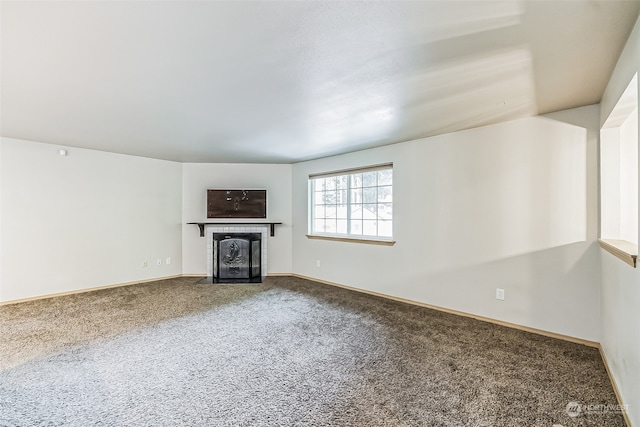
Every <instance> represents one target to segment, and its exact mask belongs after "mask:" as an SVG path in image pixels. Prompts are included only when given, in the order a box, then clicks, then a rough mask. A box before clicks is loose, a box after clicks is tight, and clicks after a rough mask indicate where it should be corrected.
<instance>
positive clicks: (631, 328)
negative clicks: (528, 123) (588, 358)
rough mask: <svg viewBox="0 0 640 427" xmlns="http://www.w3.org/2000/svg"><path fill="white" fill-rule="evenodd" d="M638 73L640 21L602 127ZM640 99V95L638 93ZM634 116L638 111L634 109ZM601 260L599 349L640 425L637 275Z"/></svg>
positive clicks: (605, 103)
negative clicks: (600, 347) (600, 330)
mask: <svg viewBox="0 0 640 427" xmlns="http://www.w3.org/2000/svg"><path fill="white" fill-rule="evenodd" d="M638 72H640V19H638V21H637V22H636V25H635V27H634V29H633V31H632V33H631V35H630V36H629V40H628V41H627V44H626V46H625V48H624V50H623V52H622V54H621V56H620V59H619V60H618V64H617V65H616V68H615V70H614V72H613V74H612V76H611V79H610V80H609V84H608V85H607V88H606V90H605V92H604V95H603V97H602V102H601V114H600V123H601V124H603V123H604V122H605V120H606V118H607V117H609V114H610V113H611V111H612V110H613V108H614V106H615V104H616V102H617V101H618V99H619V98H620V96H621V94H622V93H623V92H624V90H625V89H626V87H627V85H628V84H629V82H630V81H631V79H632V78H633V76H634V74H635V73H638ZM639 96H640V94H639ZM636 114H638V113H637V110H636ZM600 252H601V259H602V290H601V294H602V297H601V312H602V338H601V341H600V342H601V344H602V349H603V351H604V353H605V355H606V357H607V361H608V365H609V368H610V370H611V373H612V375H613V377H614V379H615V382H616V384H617V385H618V388H619V390H620V394H621V395H622V399H623V402H624V403H626V404H629V412H628V415H629V419H630V420H631V423H632V424H633V425H634V426H640V404H639V403H638V402H640V327H638V326H639V325H640V272H639V271H638V269H633V268H631V267H630V266H629V265H627V264H625V263H624V262H622V261H621V260H619V259H617V258H615V257H614V256H612V255H611V254H609V253H608V252H606V251H604V250H601V251H600Z"/></svg>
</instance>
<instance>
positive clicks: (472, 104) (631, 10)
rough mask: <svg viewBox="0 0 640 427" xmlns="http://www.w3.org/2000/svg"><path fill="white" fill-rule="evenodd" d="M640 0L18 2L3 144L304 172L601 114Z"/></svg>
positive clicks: (4, 17)
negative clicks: (335, 160) (351, 157)
mask: <svg viewBox="0 0 640 427" xmlns="http://www.w3.org/2000/svg"><path fill="white" fill-rule="evenodd" d="M639 11H640V1H594V0H589V1H586V0H585V1H511V0H510V1H468V2H463V1H455V2H452V1H449V0H446V1H422V2H400V1H381V2H324V1H322V2H321V1H309V2H284V1H256V2H253V1H243V2H235V1H157V2H156V1H118V2H112V1H42V2H38V1H29V2H25V1H2V3H1V24H2V27H1V37H2V39H1V43H2V52H1V55H2V56H1V71H2V74H1V88H0V89H1V123H0V126H1V127H0V131H1V135H2V136H4V137H9V138H17V139H25V140H32V141H38V142H44V143H51V144H59V145H66V146H71V147H83V148H90V149H95V150H103V151H109V152H116V153H123V154H130V155H136V156H144V157H152V158H158V159H166V160H174V161H180V162H208V163H214V162H234V163H235V162H237V163H294V162H298V161H304V160H309V159H314V158H319V157H325V156H329V155H334V154H341V153H345V152H351V151H356V150H361V149H365V148H370V147H376V146H381V145H386V144H393V143H397V142H402V141H407V140H412V139H417V138H421V137H427V136H433V135H438V134H442V133H448V132H455V131H459V130H463V129H468V128H472V127H477V126H482V125H487V124H492V123H497V122H501V121H505V120H511V119H516V118H520V117H525V116H531V115H536V114H545V113H549V112H552V111H557V110H562V109H567V108H574V107H580V106H584V105H590V104H594V103H598V102H599V101H600V98H601V96H602V93H603V91H604V89H605V85H606V83H607V81H608V78H609V76H610V73H611V71H612V70H613V67H614V65H615V62H616V60H617V58H618V56H619V54H620V52H621V50H622V47H623V46H624V43H625V41H626V39H627V37H628V35H629V33H630V31H631V29H632V27H633V24H634V23H635V21H636V19H637V17H638V13H639Z"/></svg>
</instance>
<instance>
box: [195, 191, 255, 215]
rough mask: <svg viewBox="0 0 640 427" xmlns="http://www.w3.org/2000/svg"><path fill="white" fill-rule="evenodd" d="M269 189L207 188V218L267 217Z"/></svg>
mask: <svg viewBox="0 0 640 427" xmlns="http://www.w3.org/2000/svg"><path fill="white" fill-rule="evenodd" d="M266 217H267V190H207V218H266Z"/></svg>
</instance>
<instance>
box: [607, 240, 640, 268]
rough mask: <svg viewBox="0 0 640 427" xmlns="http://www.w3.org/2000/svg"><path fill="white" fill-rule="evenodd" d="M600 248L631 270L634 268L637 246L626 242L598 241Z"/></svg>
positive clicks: (636, 258)
mask: <svg viewBox="0 0 640 427" xmlns="http://www.w3.org/2000/svg"><path fill="white" fill-rule="evenodd" d="M598 241H599V242H600V247H601V248H602V249H604V250H605V251H607V252H609V253H611V254H612V255H615V256H617V257H618V258H620V259H621V260H623V261H624V262H626V263H627V264H629V265H630V266H632V267H633V268H636V263H637V260H638V245H636V244H635V243H631V242H627V241H626V240H616V239H598Z"/></svg>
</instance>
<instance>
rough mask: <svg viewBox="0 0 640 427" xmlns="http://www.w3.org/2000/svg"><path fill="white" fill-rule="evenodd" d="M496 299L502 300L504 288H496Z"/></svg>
mask: <svg viewBox="0 0 640 427" xmlns="http://www.w3.org/2000/svg"><path fill="white" fill-rule="evenodd" d="M496 299H499V300H500V301H504V289H500V288H496Z"/></svg>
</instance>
